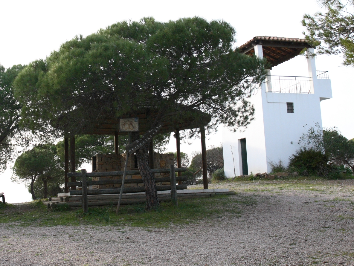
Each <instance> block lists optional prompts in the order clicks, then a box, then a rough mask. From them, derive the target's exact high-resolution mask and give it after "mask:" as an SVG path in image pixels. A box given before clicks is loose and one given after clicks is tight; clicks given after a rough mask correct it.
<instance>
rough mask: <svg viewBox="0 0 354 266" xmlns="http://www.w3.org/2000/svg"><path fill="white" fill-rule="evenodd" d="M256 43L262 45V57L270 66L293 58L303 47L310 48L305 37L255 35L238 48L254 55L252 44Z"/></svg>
mask: <svg viewBox="0 0 354 266" xmlns="http://www.w3.org/2000/svg"><path fill="white" fill-rule="evenodd" d="M256 45H262V47H263V57H264V58H266V59H267V61H268V63H269V64H270V68H272V67H275V66H277V65H279V64H281V63H284V62H286V61H288V60H290V59H292V58H294V57H295V56H297V55H299V54H300V53H301V52H302V50H304V49H305V48H312V46H311V45H310V44H309V43H308V42H307V41H306V40H305V39H297V38H281V37H268V36H256V37H254V38H253V39H252V40H250V41H248V42H247V43H245V44H243V45H241V46H240V47H239V48H238V50H239V51H240V52H242V53H244V54H247V55H249V56H253V55H255V51H254V46H256Z"/></svg>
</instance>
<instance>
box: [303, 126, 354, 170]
mask: <svg viewBox="0 0 354 266" xmlns="http://www.w3.org/2000/svg"><path fill="white" fill-rule="evenodd" d="M299 144H300V145H301V147H302V149H303V150H314V151H317V152H320V153H322V154H325V155H326V156H327V158H328V162H330V163H332V164H335V165H338V166H341V165H343V166H345V167H349V168H350V169H351V170H352V171H354V142H353V141H351V140H348V139H347V138H346V137H344V136H343V135H342V134H341V133H340V132H339V131H338V129H337V128H327V129H324V130H321V128H320V126H319V125H316V127H311V128H310V129H309V130H308V131H307V133H305V134H304V135H303V136H302V137H301V138H300V141H299Z"/></svg>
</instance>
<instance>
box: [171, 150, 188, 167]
mask: <svg viewBox="0 0 354 266" xmlns="http://www.w3.org/2000/svg"><path fill="white" fill-rule="evenodd" d="M171 154H172V152H171ZM173 160H174V165H175V167H178V165H177V152H175V153H173ZM181 166H182V167H188V166H189V157H188V154H187V153H184V152H181Z"/></svg>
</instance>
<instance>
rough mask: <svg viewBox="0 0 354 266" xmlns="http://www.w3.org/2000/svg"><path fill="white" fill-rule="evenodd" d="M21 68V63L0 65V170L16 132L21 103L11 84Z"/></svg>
mask: <svg viewBox="0 0 354 266" xmlns="http://www.w3.org/2000/svg"><path fill="white" fill-rule="evenodd" d="M22 69H23V66H21V65H15V66H13V67H11V68H8V69H5V68H4V67H3V66H2V65H0V107H1V108H0V170H5V168H6V165H7V162H8V160H9V159H10V158H11V155H12V152H13V145H12V143H11V138H12V137H13V136H14V135H15V134H16V133H17V132H18V127H19V123H18V121H19V118H20V110H21V105H20V104H19V102H18V101H16V100H15V98H14V92H13V86H12V84H13V81H14V80H15V78H16V76H17V74H18V73H19V72H20V71H21V70H22Z"/></svg>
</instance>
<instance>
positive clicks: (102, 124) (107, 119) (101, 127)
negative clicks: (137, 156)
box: [53, 106, 211, 135]
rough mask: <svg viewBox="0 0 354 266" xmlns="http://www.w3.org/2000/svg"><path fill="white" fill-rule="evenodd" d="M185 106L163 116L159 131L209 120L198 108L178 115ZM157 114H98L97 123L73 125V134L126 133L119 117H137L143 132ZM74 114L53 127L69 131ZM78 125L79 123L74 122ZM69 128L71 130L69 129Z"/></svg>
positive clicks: (195, 125)
mask: <svg viewBox="0 0 354 266" xmlns="http://www.w3.org/2000/svg"><path fill="white" fill-rule="evenodd" d="M184 109H185V108H183V106H180V107H179V110H176V113H175V114H173V115H170V116H165V117H164V118H163V120H162V128H161V129H160V130H159V133H169V132H173V131H175V130H177V129H178V130H184V129H192V128H200V127H202V126H206V125H207V124H208V123H209V122H210V121H211V116H210V115H209V114H206V113H203V112H201V111H199V110H189V111H187V112H183V117H179V113H182V111H185V110H184ZM156 115H157V111H156V110H151V109H150V108H141V109H139V110H138V111H136V112H134V113H131V114H126V115H123V116H121V117H116V116H114V115H107V116H100V118H98V121H99V122H98V123H97V124H94V125H92V124H91V125H90V124H86V126H83V127H81V128H80V127H79V126H78V127H75V129H74V130H75V134H93V135H115V133H118V134H119V135H127V134H128V132H120V131H119V122H120V119H121V118H138V119H139V132H140V134H144V133H145V132H146V131H147V130H149V129H150V128H151V124H152V123H153V121H154V118H155V117H156ZM73 116H74V117H75V116H76V115H75V114H74V112H72V113H71V114H70V116H63V117H62V119H60V122H58V123H57V124H56V125H53V126H54V127H55V128H57V129H59V130H62V131H63V132H65V133H68V132H71V130H73V128H72V123H73V121H72V120H71V119H72V117H73ZM74 124H76V125H79V124H80V123H79V122H78V123H74ZM70 129H71V130H70Z"/></svg>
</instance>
